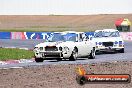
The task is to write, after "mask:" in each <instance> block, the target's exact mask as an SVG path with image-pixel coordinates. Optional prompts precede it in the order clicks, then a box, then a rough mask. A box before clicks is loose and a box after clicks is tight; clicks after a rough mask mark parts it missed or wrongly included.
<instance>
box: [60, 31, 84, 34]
mask: <svg viewBox="0 0 132 88" xmlns="http://www.w3.org/2000/svg"><path fill="white" fill-rule="evenodd" d="M62 33H63V34H67V33H76V34H79V33H84V32H76V31H63V32H62Z"/></svg>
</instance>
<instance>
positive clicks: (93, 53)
mask: <svg viewBox="0 0 132 88" xmlns="http://www.w3.org/2000/svg"><path fill="white" fill-rule="evenodd" d="M95 52H96V50H95V48H93V50H91V53H90V55H89V56H88V59H95Z"/></svg>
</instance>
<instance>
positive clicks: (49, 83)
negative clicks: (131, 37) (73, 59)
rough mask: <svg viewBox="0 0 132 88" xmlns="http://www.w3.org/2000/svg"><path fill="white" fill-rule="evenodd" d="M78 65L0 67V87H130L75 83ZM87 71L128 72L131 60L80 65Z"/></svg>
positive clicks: (130, 87)
mask: <svg viewBox="0 0 132 88" xmlns="http://www.w3.org/2000/svg"><path fill="white" fill-rule="evenodd" d="M78 66H80V65H45V66H38V67H25V68H21V69H0V88H132V83H129V84H114V85H113V84H86V85H83V86H80V85H79V84H77V82H76V80H75V78H76V68H77V67H78ZM82 66H83V67H84V68H85V69H86V71H87V73H95V74H130V75H132V62H113V63H99V64H96V63H95V64H84V65H82Z"/></svg>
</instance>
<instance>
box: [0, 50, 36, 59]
mask: <svg viewBox="0 0 132 88" xmlns="http://www.w3.org/2000/svg"><path fill="white" fill-rule="evenodd" d="M33 55H34V53H33V51H28V50H22V49H9V48H0V61H4V60H12V59H13V60H19V59H30V58H32V57H33Z"/></svg>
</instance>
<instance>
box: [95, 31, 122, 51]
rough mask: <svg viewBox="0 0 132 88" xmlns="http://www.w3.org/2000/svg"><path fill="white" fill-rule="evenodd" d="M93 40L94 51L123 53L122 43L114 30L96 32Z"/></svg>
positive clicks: (117, 32)
mask: <svg viewBox="0 0 132 88" xmlns="http://www.w3.org/2000/svg"><path fill="white" fill-rule="evenodd" d="M93 40H94V41H95V42H96V51H102V52H106V51H118V52H120V53H124V41H123V39H122V38H121V37H120V34H119V31H118V30H116V29H103V30H96V31H95V34H94V38H93Z"/></svg>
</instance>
